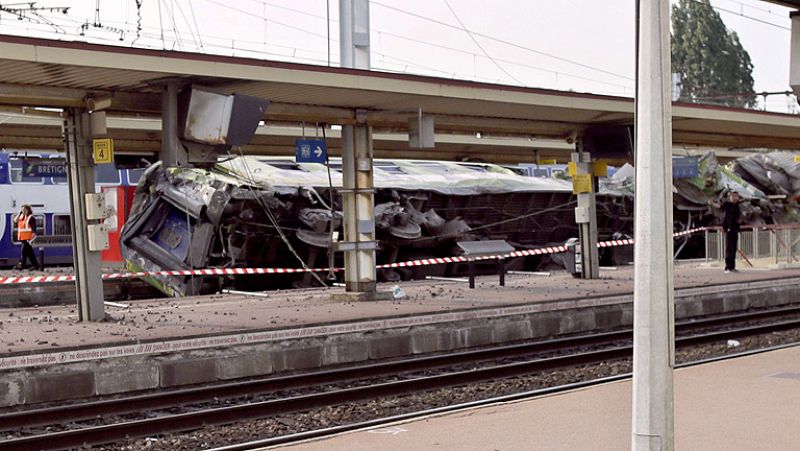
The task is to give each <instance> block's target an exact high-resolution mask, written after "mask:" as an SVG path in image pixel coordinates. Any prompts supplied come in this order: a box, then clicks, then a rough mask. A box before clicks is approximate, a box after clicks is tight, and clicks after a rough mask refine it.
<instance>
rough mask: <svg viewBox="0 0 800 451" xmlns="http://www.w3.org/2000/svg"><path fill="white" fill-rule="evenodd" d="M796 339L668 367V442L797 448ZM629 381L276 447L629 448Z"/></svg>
mask: <svg viewBox="0 0 800 451" xmlns="http://www.w3.org/2000/svg"><path fill="white" fill-rule="evenodd" d="M799 383H800V346H794V347H790V348H785V349H780V350H775V351H770V352H765V353H761V354H755V355H750V356H747V357H738V358H733V359H729V360H723V361H718V362H713V363H706V364H702V365H697V366H691V367H686V368H679V369H676V370H675V374H674V387H675V398H674V399H675V407H674V408H675V410H674V412H675V449H676V450H678V451H681V450H692V451H717V450H721V449H724V450H730V451H738V450H742V451H744V450H747V451H756V450H793V449H798V438H797V428H798V418H800V390H798V384H799ZM630 433H631V381H630V379H627V380H623V381H618V382H611V383H606V384H602V385H596V386H592V387H589V388H583V389H578V390H574V391H570V392H565V393H560V394H555V395H549V396H544V397H540V398H534V399H531V400H526V401H516V402H511V403H504V404H495V405H490V406H486V407H479V408H473V409H468V410H463V411H458V412H454V413H449V414H442V415H436V416H429V417H423V418H419V419H415V420H413V421H406V422H402V423H395V424H391V425H384V426H381V427H380V428H373V429H366V430H359V431H353V432H348V433H343V434H340V435H337V436H334V437H330V438H326V439H319V440H312V441H308V442H305V443H301V444H295V445H291V446H277V447H273V448H270V449H280V450H285V451H290V450H303V451H315V450H325V451H337V450H347V451H358V450H376V449H380V450H383V451H394V450H398V451H399V450H408V449H418V450H438V449H441V450H454V451H455V450H474V449H495V450H503V451H514V450H520V451H522V450H525V451H527V450H531V449H536V450H541V451H562V450H563V451H574V450H596V451H606V450H608V451H613V450H624V449H630Z"/></svg>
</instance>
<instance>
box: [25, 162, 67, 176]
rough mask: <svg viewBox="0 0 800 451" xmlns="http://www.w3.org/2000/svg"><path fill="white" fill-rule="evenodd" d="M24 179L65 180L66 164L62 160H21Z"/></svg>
mask: <svg viewBox="0 0 800 451" xmlns="http://www.w3.org/2000/svg"><path fill="white" fill-rule="evenodd" d="M22 174H23V176H24V177H53V178H62V179H65V178H67V162H66V160H64V159H63V158H48V159H43V158H25V159H23V160H22Z"/></svg>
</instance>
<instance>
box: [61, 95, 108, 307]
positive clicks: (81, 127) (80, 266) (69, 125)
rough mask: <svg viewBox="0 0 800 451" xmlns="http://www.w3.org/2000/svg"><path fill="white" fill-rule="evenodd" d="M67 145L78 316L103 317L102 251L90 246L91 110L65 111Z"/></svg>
mask: <svg viewBox="0 0 800 451" xmlns="http://www.w3.org/2000/svg"><path fill="white" fill-rule="evenodd" d="M65 113H66V119H65V120H64V130H63V132H64V145H65V147H66V154H67V165H68V166H69V206H70V211H71V212H72V215H71V219H72V237H73V240H72V255H73V261H74V263H73V266H74V268H75V291H76V295H77V298H78V319H80V320H81V321H100V320H102V319H104V318H105V316H106V313H105V307H104V305H103V281H102V267H101V260H100V252H92V251H90V250H89V235H88V229H87V226H88V221H87V219H86V203H85V200H84V199H85V198H86V196H85V195H86V194H87V193H94V192H95V186H94V166H93V164H92V155H91V147H90V146H89V142H88V140H89V138H88V137H89V135H90V129H89V128H90V127H89V114H88V113H86V112H85V111H84V110H81V109H76V108H71V109H68V110H66V111H65Z"/></svg>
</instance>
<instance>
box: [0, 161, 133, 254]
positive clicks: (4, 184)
mask: <svg viewBox="0 0 800 451" xmlns="http://www.w3.org/2000/svg"><path fill="white" fill-rule="evenodd" d="M63 158H64V155H63V154H47V153H37V152H7V151H0V213H2V215H3V216H2V218H0V267H10V266H13V265H15V264H16V263H17V262H18V261H19V256H20V248H21V245H20V244H19V242H18V241H17V227H16V224H14V222H13V221H12V219H13V218H14V215H15V214H16V213H17V212H18V211H19V209H20V206H21V205H23V204H29V205H31V207H32V208H33V212H34V216H35V217H36V226H37V230H36V233H37V234H38V235H42V236H47V235H71V234H72V226H71V222H70V212H69V188H68V186H67V179H66V178H64V177H57V176H56V177H52V176H38V175H37V176H32V175H30V174H26V173H25V172H24V171H23V162H24V161H29V162H30V161H37V160H38V161H40V160H43V159H63ZM141 172H142V170H140V169H134V170H118V169H116V168H115V167H114V165H113V164H105V165H98V166H95V182H96V188H97V190H98V192H99V191H105V192H113V195H110V194H109V195H107V196H106V203H107V204H108V205H109V206H111V207H112V208H113V210H114V211H115V212H119V213H118V214H117V215H114V216H112V217H111V218H109V219H107V220H106V224H108V225H109V226H111V230H112V234H115V233H118V231H119V230H118V229H119V227H121V226H122V223H123V220H122V218H120V217H119V216H120V214H121V213H123V212H124V211H125V210H126V209H125V205H124V203H123V204H122V205H120V201H121V200H122V201H123V202H125V200H126V199H127V196H126V192H127V191H131V190H127V189H126V188H130V187H132V186H135V185H136V183H137V181H138V179H139V176H140V175H141ZM130 194H131V197H132V192H131V193H130ZM111 241H112V243H113V244H112V249H110V250H109V251H106V252H104V255H103V259H104V261H109V260H110V261H114V260H118V258H115V256H118V255H119V246H118V244H117V243H116V242H114V241H113V240H111ZM34 247H35V246H34ZM114 247H116V251H115V249H114ZM45 263H46V264H47V265H57V264H71V263H72V248H71V247H69V246H64V247H54V248H49V249H47V253H46V259H45Z"/></svg>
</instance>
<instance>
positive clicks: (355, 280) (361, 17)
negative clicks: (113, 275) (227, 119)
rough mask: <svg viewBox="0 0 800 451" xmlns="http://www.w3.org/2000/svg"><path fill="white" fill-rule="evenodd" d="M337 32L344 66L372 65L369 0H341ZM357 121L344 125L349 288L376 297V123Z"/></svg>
mask: <svg viewBox="0 0 800 451" xmlns="http://www.w3.org/2000/svg"><path fill="white" fill-rule="evenodd" d="M339 25H340V26H339V35H340V51H341V61H342V63H341V64H342V67H349V68H354V69H367V70H368V69H369V68H370V55H369V52H370V45H369V0H340V1H339ZM356 117H357V118H359V119H360V120H359V123H358V124H357V125H345V126H343V127H342V176H343V177H342V178H343V183H342V185H343V186H342V188H343V189H342V191H341V193H342V204H343V207H342V208H343V210H344V211H343V213H344V243H341V244H340V246H339V249H341V250H344V278H345V289H346V290H347V292H349V293H355V294H362V295H363V296H361V297H360V298H359V299H364V300H369V299H374V298H375V296H374V294H375V292H376V289H377V287H376V281H377V277H376V270H375V219H374V217H373V207H374V205H375V196H374V191H373V176H372V174H373V172H372V128H371V127H370V126H369V125H367V124H366V123H365V122H364V121H363V115H362V114H359V112H356Z"/></svg>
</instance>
